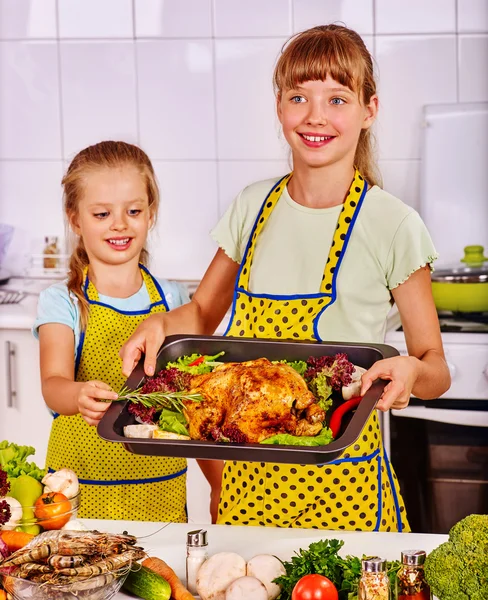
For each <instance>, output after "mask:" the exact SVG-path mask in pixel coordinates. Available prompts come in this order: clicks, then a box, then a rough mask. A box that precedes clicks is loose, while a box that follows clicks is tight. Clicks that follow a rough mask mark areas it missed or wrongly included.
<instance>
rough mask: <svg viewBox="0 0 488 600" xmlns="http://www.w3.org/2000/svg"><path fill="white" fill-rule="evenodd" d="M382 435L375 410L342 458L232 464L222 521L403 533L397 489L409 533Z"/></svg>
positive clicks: (404, 523)
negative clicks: (317, 461)
mask: <svg viewBox="0 0 488 600" xmlns="http://www.w3.org/2000/svg"><path fill="white" fill-rule="evenodd" d="M379 431H380V429H379V423H378V418H377V415H376V412H374V413H373V414H372V415H371V417H370V418H369V420H368V422H367V423H366V425H365V427H364V429H363V433H362V435H361V436H360V438H359V439H358V440H357V442H356V443H355V444H354V445H353V446H351V447H349V448H347V449H346V451H345V452H344V454H343V455H341V457H340V458H339V459H337V460H336V461H334V462H332V463H328V464H326V465H323V466H320V467H315V466H311V465H285V464H271V463H242V462H236V461H234V462H228V463H226V465H225V469H224V473H223V478H222V496H221V500H220V505H219V516H218V520H217V522H218V523H220V524H225V525H244V524H246V525H263V526H269V527H291V528H295V527H300V528H318V529H342V530H350V531H375V530H377V531H399V529H400V525H399V522H398V516H397V510H396V505H395V497H394V493H393V489H392V488H394V490H395V493H396V495H397V497H398V499H399V506H398V513H399V514H400V518H401V521H402V523H401V529H403V531H409V530H410V529H409V525H408V521H407V519H406V516H405V507H404V504H403V500H402V499H401V497H400V494H399V489H398V481H397V479H396V476H395V475H394V473H393V472H392V481H391V480H390V478H389V475H388V469H387V467H386V461H387V457H386V455H385V454H384V451H383V448H382V446H380V443H379V441H378V440H379V439H380V436H379V435H378V434H379ZM375 433H376V434H377V436H378V437H377V438H375V436H374V434H375ZM390 468H391V467H390Z"/></svg>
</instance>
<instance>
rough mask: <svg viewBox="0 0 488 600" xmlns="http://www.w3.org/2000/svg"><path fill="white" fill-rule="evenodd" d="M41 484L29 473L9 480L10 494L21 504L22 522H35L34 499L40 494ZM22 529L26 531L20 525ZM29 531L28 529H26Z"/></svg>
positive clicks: (41, 490) (31, 523)
mask: <svg viewBox="0 0 488 600" xmlns="http://www.w3.org/2000/svg"><path fill="white" fill-rule="evenodd" d="M42 492H43V486H42V484H41V483H40V482H39V481H37V479H34V477H31V476H30V475H20V476H19V477H16V478H15V479H12V480H11V482H10V495H11V496H12V498H15V499H16V500H18V501H19V502H20V504H21V505H22V522H21V523H20V526H21V527H22V523H25V524H28V525H29V526H30V525H33V524H34V522H35V515H34V509H33V508H32V507H33V506H34V504H35V502H36V500H37V499H38V498H39V497H40V496H42ZM22 531H27V530H26V529H24V527H22ZM28 533H30V531H28Z"/></svg>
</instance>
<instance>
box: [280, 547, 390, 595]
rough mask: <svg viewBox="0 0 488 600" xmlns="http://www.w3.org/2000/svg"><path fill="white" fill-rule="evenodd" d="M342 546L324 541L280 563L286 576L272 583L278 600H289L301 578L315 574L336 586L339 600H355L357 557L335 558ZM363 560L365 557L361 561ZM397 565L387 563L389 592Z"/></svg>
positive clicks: (358, 576) (359, 569)
mask: <svg viewBox="0 0 488 600" xmlns="http://www.w3.org/2000/svg"><path fill="white" fill-rule="evenodd" d="M343 545H344V542H343V541H342V540H335V539H331V540H329V539H327V540H321V541H319V542H313V543H312V544H310V546H309V547H308V549H307V550H302V549H300V552H298V553H297V554H296V556H293V557H292V559H291V561H288V562H287V561H285V562H283V565H284V567H285V570H286V575H283V576H281V577H278V578H277V579H275V580H274V581H275V583H278V584H279V585H281V586H282V592H281V594H280V595H279V597H278V600H290V599H291V594H292V591H293V588H294V587H295V585H296V584H297V582H298V580H299V579H301V578H302V577H303V576H304V575H310V574H314V573H316V574H318V575H324V576H325V577H328V578H329V579H330V580H331V581H332V583H333V584H334V585H335V586H336V588H337V591H338V592H339V599H340V600H358V586H359V578H360V575H361V559H360V558H358V557H357V556H349V555H348V556H346V557H345V558H342V557H341V556H339V550H340V549H341V548H342V546H343ZM363 558H365V557H363ZM400 566H401V565H400V562H399V561H392V562H388V561H387V570H388V577H389V578H390V583H391V585H392V589H394V587H393V586H394V582H395V578H396V573H397V571H398V569H399V568H400Z"/></svg>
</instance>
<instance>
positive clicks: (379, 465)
mask: <svg viewBox="0 0 488 600" xmlns="http://www.w3.org/2000/svg"><path fill="white" fill-rule="evenodd" d="M377 460H378V519H377V521H376V526H375V528H374V531H379V530H380V525H381V513H382V510H383V494H382V491H383V490H382V489H381V454H379V455H378V456H377Z"/></svg>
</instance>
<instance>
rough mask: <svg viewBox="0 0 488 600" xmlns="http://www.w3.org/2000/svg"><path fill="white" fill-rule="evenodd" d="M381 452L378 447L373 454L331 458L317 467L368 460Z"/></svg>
mask: <svg viewBox="0 0 488 600" xmlns="http://www.w3.org/2000/svg"><path fill="white" fill-rule="evenodd" d="M379 452H380V449H379V448H377V449H376V450H375V451H374V452H373V453H372V454H369V455H368V456H349V457H348V458H337V459H336V460H331V461H330V462H328V463H322V464H320V465H317V467H327V465H340V464H342V463H345V462H350V463H356V462H358V463H360V462H366V461H368V460H371V459H372V458H375V456H378V454H379Z"/></svg>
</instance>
